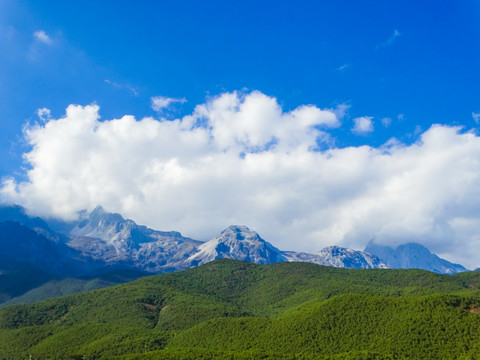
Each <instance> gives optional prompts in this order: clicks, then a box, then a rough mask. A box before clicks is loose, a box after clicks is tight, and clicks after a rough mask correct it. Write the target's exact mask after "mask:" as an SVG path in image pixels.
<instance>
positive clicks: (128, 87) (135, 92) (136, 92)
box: [105, 79, 138, 96]
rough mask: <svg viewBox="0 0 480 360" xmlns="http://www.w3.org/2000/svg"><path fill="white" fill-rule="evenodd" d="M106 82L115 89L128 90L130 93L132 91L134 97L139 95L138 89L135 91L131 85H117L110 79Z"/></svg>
mask: <svg viewBox="0 0 480 360" xmlns="http://www.w3.org/2000/svg"><path fill="white" fill-rule="evenodd" d="M105 82H106V83H107V84H109V85H112V86H113V87H114V88H117V89H127V90H128V91H130V92H131V93H132V94H133V95H135V96H137V95H138V91H137V89H135V88H134V87H133V86H131V85H129V84H120V83H117V82H115V81H111V80H109V79H105Z"/></svg>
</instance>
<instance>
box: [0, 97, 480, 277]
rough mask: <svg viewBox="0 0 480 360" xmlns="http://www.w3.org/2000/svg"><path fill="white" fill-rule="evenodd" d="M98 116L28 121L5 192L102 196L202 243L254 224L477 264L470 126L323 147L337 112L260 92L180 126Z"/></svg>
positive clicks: (72, 114)
mask: <svg viewBox="0 0 480 360" xmlns="http://www.w3.org/2000/svg"><path fill="white" fill-rule="evenodd" d="M98 111H99V109H98V107H97V106H94V105H90V106H85V107H82V106H73V105H71V106H69V107H68V109H67V113H66V115H65V117H63V118H61V119H57V120H54V119H50V120H48V121H47V122H46V123H42V124H37V125H35V126H32V127H30V128H28V129H27V130H26V132H25V136H26V140H27V141H28V142H29V143H30V145H31V146H32V149H31V151H30V152H28V153H27V154H25V159H26V161H27V162H28V163H29V165H30V166H31V170H29V171H28V174H27V176H28V178H27V179H28V180H26V181H17V180H15V179H13V178H12V179H7V180H5V181H4V184H3V188H2V190H1V194H2V196H3V198H4V200H8V201H11V202H16V203H20V204H22V205H24V206H26V207H27V208H29V209H31V210H32V211H34V212H35V213H36V214H38V215H43V216H46V215H56V216H63V217H69V218H74V217H75V216H76V213H77V211H79V210H81V209H89V210H92V209H93V208H94V207H95V206H96V205H98V204H100V205H102V206H104V207H105V208H106V209H108V210H110V211H115V212H120V213H122V214H124V215H126V216H127V217H130V218H133V219H134V220H136V221H137V222H139V223H142V224H146V225H149V226H152V227H155V228H157V229H162V230H170V229H173V230H179V231H181V232H182V233H184V234H185V235H188V236H191V237H194V238H200V239H204V240H206V239H208V238H210V237H213V236H214V235H215V234H216V233H217V232H219V231H220V230H222V229H223V228H225V227H227V226H228V225H230V224H246V225H248V226H250V227H251V228H252V229H255V230H257V231H258V232H259V233H260V234H261V235H262V236H263V237H264V238H265V239H266V240H267V241H270V242H272V243H273V244H274V245H276V246H278V247H279V248H281V249H285V250H289V249H291V250H304V251H316V250H318V249H320V248H322V247H324V246H328V245H332V244H340V245H343V246H350V247H353V248H357V249H362V248H363V247H364V246H365V244H366V243H367V242H368V241H369V240H370V239H377V241H380V242H384V243H393V242H395V241H396V242H398V243H401V242H406V241H417V242H421V243H423V244H424V245H426V246H427V247H429V248H430V249H432V250H433V251H435V252H437V253H439V254H440V255H442V256H446V257H447V258H448V259H449V260H453V261H458V262H460V263H463V264H465V265H467V266H470V267H472V268H473V267H477V266H479V265H480V264H479V261H478V257H477V252H478V251H477V250H478V248H479V247H480V236H478V228H479V226H480V137H478V136H477V135H475V134H474V133H472V132H462V131H461V129H459V128H456V127H448V126H439V125H437V126H433V127H431V128H430V129H428V130H427V131H426V132H424V133H423V134H422V135H421V137H420V139H419V141H418V142H417V143H414V144H411V145H404V144H402V143H400V142H399V141H398V140H397V141H390V142H389V143H388V144H386V145H385V146H382V147H380V148H372V147H369V146H360V147H346V148H333V149H330V150H326V151H319V150H318V148H317V142H318V141H328V129H330V128H332V127H335V126H338V125H339V121H338V119H337V118H336V117H335V114H334V112H333V111H332V110H321V109H318V108H316V107H314V106H300V107H298V108H297V109H295V110H293V111H291V112H283V110H282V108H281V106H280V105H279V104H278V102H277V101H276V100H275V99H274V98H272V97H269V96H266V95H264V94H262V93H259V92H252V93H250V94H246V95H242V94H239V93H227V94H222V95H221V96H219V97H216V98H212V99H210V100H209V101H208V102H207V103H205V104H201V105H198V106H197V107H196V109H195V110H194V112H193V113H192V114H190V115H188V116H185V117H183V118H182V119H177V120H173V121H164V120H160V121H159V120H155V119H153V118H145V119H141V120H136V119H135V118H133V117H132V116H124V117H122V118H120V119H114V120H105V121H99V115H98Z"/></svg>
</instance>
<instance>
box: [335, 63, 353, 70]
mask: <svg viewBox="0 0 480 360" xmlns="http://www.w3.org/2000/svg"><path fill="white" fill-rule="evenodd" d="M349 67H350V64H343V65H341V66H339V67H338V68H337V69H336V70H337V71H345V70H347V69H348V68H349Z"/></svg>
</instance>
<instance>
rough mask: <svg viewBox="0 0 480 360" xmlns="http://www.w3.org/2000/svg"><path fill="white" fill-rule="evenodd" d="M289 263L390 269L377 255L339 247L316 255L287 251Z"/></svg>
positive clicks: (324, 250) (326, 249)
mask: <svg viewBox="0 0 480 360" xmlns="http://www.w3.org/2000/svg"><path fill="white" fill-rule="evenodd" d="M284 254H285V256H286V257H287V259H288V261H304V262H311V263H314V264H319V265H325V266H334V267H338V268H349V269H388V266H387V265H386V264H385V263H384V262H383V261H382V260H380V259H379V258H378V257H376V256H375V255H372V254H369V253H367V252H363V251H357V250H352V249H348V248H344V247H339V246H329V247H326V248H323V249H322V250H320V251H319V252H317V253H316V254H308V253H296V252H293V251H285V252H284Z"/></svg>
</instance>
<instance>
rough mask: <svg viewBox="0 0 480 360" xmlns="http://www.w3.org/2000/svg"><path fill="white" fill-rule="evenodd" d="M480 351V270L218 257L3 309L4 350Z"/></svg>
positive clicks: (110, 353) (304, 354) (55, 354)
mask: <svg viewBox="0 0 480 360" xmlns="http://www.w3.org/2000/svg"><path fill="white" fill-rule="evenodd" d="M29 358H31V359H89V360H96V359H105V360H106V359H109V360H110V359H118V360H120V359H122V360H127V359H128V360H133V359H139V360H140V359H332V360H333V359H336V360H340V359H342V360H344V359H345V360H346V359H360V360H367V359H480V272H466V273H460V274H456V275H438V274H434V273H430V272H427V271H422V270H383V269H368V270H352V269H339V268H333V267H325V266H320V265H315V264H310V263H277V264H272V265H255V264H251V263H247V262H241V261H235V260H225V259H221V260H216V261H214V262H211V263H209V264H206V265H204V266H200V267H198V268H193V269H189V270H185V271H181V272H176V273H169V274H162V275H156V276H147V277H143V278H140V279H138V280H135V281H133V282H130V283H126V284H122V285H117V286H114V287H109V288H105V289H101V290H95V291H90V292H84V293H80V294H76V295H71V296H65V297H60V298H56V299H52V300H47V301H44V302H40V303H34V304H24V305H13V306H8V307H5V308H3V309H1V310H0V359H5V360H7V359H8V360H10V359H29Z"/></svg>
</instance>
